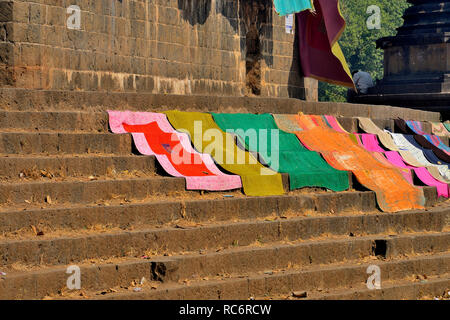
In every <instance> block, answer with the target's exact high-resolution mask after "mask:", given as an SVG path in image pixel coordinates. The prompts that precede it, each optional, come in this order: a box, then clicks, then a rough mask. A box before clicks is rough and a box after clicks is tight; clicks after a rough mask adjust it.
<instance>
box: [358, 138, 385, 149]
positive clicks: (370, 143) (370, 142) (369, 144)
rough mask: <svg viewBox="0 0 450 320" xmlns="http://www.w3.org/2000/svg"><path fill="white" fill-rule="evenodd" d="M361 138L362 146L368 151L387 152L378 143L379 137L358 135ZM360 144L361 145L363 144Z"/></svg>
mask: <svg viewBox="0 0 450 320" xmlns="http://www.w3.org/2000/svg"><path fill="white" fill-rule="evenodd" d="M357 135H358V136H359V137H360V138H361V142H362V146H363V147H364V148H366V149H367V150H368V151H372V152H385V151H386V150H384V149H383V148H382V147H381V146H380V143H379V141H378V137H377V135H376V134H369V133H362V134H357ZM361 142H360V144H361Z"/></svg>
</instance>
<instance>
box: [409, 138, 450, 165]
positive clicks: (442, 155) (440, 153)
mask: <svg viewBox="0 0 450 320" xmlns="http://www.w3.org/2000/svg"><path fill="white" fill-rule="evenodd" d="M414 139H415V140H416V141H417V143H418V144H419V145H420V146H422V147H423V148H426V149H430V150H432V151H433V153H434V154H435V155H436V156H437V157H438V158H439V159H441V160H442V161H444V162H446V163H450V155H449V154H448V153H447V152H445V151H444V150H442V149H440V148H438V147H436V145H434V144H433V143H431V142H430V141H429V140H428V139H427V138H426V137H425V136H421V135H415V136H414Z"/></svg>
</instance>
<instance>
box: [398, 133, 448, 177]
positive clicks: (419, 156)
mask: <svg viewBox="0 0 450 320" xmlns="http://www.w3.org/2000/svg"><path fill="white" fill-rule="evenodd" d="M389 134H390V135H391V136H392V138H393V139H394V143H395V144H396V145H397V147H398V148H399V149H400V150H402V151H407V152H408V153H409V154H410V155H411V156H412V157H414V159H415V160H416V161H417V162H419V163H420V165H419V166H423V167H430V166H431V167H436V168H437V169H438V170H439V173H440V174H441V176H442V177H443V178H444V179H445V180H446V181H449V182H450V170H449V168H448V166H446V165H436V164H433V163H431V162H430V161H429V160H428V159H427V158H426V157H425V154H424V153H423V151H422V150H421V149H419V148H417V147H415V146H414V145H412V144H411V143H410V142H409V141H408V140H407V139H406V138H405V136H404V135H403V134H399V133H392V132H389ZM402 156H403V155H402ZM405 160H406V159H405Z"/></svg>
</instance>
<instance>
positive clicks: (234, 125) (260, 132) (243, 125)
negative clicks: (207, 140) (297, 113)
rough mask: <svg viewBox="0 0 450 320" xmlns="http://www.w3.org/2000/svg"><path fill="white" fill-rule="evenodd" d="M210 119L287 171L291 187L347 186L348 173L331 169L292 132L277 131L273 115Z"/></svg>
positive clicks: (335, 188) (336, 188) (277, 168)
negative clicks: (232, 132) (231, 131)
mask: <svg viewBox="0 0 450 320" xmlns="http://www.w3.org/2000/svg"><path fill="white" fill-rule="evenodd" d="M213 118H214V120H215V121H216V123H217V124H218V125H219V127H220V128H221V129H222V130H223V131H227V130H233V131H234V132H235V135H236V136H237V138H238V140H239V141H240V143H241V144H242V145H244V146H245V148H246V149H247V150H249V151H250V152H256V153H258V155H259V156H260V157H261V159H262V162H264V163H266V164H268V165H269V167H270V168H272V169H273V170H275V171H277V172H281V173H288V174H289V181H290V189H291V190H295V189H300V188H303V187H322V188H327V189H330V190H333V191H344V190H347V189H349V187H350V186H349V175H348V172H346V171H338V170H336V169H334V168H332V167H331V166H330V165H329V164H328V163H326V161H325V160H323V159H322V157H321V156H320V155H319V154H318V153H317V152H314V151H309V150H307V149H306V148H304V147H303V146H302V145H301V144H300V141H299V140H298V138H297V137H296V136H295V134H292V133H288V132H285V131H282V130H279V128H278V127H277V125H276V123H275V120H274V119H273V117H272V115H270V114H262V115H255V114H223V113H221V114H217V113H213ZM274 132H275V133H276V136H273V134H272V133H274Z"/></svg>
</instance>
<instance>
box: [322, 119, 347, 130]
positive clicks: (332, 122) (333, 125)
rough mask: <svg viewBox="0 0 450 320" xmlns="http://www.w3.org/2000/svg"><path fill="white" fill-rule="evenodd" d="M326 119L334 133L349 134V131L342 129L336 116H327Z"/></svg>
mask: <svg viewBox="0 0 450 320" xmlns="http://www.w3.org/2000/svg"><path fill="white" fill-rule="evenodd" d="M325 119H326V120H327V122H328V123H329V125H330V126H331V128H332V129H333V130H334V131H337V132H342V133H348V132H347V131H345V130H344V128H342V126H341V125H340V123H339V122H338V121H337V119H336V117H334V116H325Z"/></svg>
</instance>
